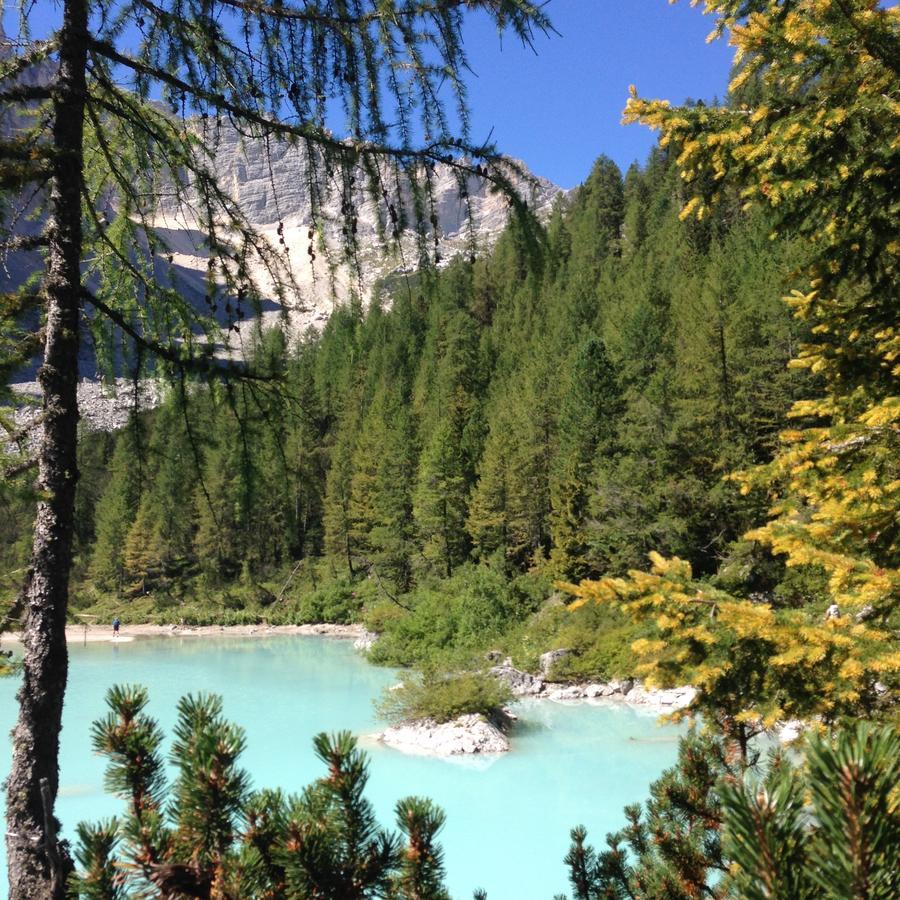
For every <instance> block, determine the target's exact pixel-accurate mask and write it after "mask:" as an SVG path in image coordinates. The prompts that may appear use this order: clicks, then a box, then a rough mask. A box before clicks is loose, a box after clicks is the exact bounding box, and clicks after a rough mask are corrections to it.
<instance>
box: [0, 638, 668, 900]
mask: <svg viewBox="0 0 900 900" xmlns="http://www.w3.org/2000/svg"><path fill="white" fill-rule="evenodd" d="M396 680H397V679H396V673H394V672H392V671H389V670H385V669H379V668H376V667H375V666H372V665H369V664H368V663H367V662H366V661H365V660H364V659H363V658H362V657H361V656H360V654H359V653H358V652H357V651H355V650H354V649H353V647H352V642H350V641H343V640H335V639H328V638H320V637H301V636H285V635H279V636H272V637H222V638H191V637H171V638H146V639H138V640H135V641H133V642H124V641H123V642H119V643H94V644H88V645H87V646H80V645H70V673H69V687H68V691H67V694H66V705H65V711H64V717H63V735H62V747H61V763H60V771H61V775H60V796H59V801H58V806H57V812H58V815H59V817H60V819H61V821H62V822H63V823H64V832H63V836H64V837H65V836H71V835H72V834H73V832H74V825H75V824H76V823H77V822H79V821H82V820H92V821H93V820H97V819H99V818H105V817H109V816H111V815H114V814H116V813H117V812H119V810H120V809H121V801H119V800H117V799H116V798H115V797H112V796H110V795H108V794H106V793H105V792H104V790H103V770H104V760H103V759H102V758H100V757H98V756H95V755H94V754H93V753H92V751H91V747H90V737H89V734H90V726H91V723H92V722H93V721H94V720H95V719H97V718H99V717H100V716H101V715H103V714H104V712H105V704H104V694H105V693H106V690H107V688H108V687H109V686H110V685H113V684H117V683H119V684H124V683H131V684H143V685H146V686H147V687H148V688H149V689H150V697H151V700H150V708H149V709H150V713H151V714H152V715H153V716H154V717H155V718H157V720H158V721H159V723H160V724H161V726H162V727H163V729H164V730H165V732H166V735H167V738H168V739H170V738H171V728H172V725H173V723H174V720H175V705H176V703H177V701H178V699H179V697H181V696H182V695H184V694H185V693H197V692H201V691H205V692H213V693H217V694H221V695H222V697H223V699H224V708H225V714H226V716H227V717H228V718H229V719H230V720H232V721H234V722H237V723H239V724H240V725H241V726H243V727H244V729H245V730H246V732H247V751H246V753H245V755H244V757H243V760H242V762H243V766H244V767H245V768H246V769H247V770H249V772H250V773H251V775H252V779H253V783H254V786H257V787H276V786H278V787H282V788H283V789H285V790H287V791H299V790H300V789H301V788H302V787H304V786H305V785H306V784H308V783H309V782H311V781H312V780H314V779H315V778H317V777H319V776H320V775H322V774H323V767H322V765H321V763H319V761H318V760H317V759H316V758H315V756H314V754H313V750H312V738H313V736H314V735H315V734H316V733H317V732H319V731H337V730H341V729H349V730H351V731H352V732H353V733H354V734H357V735H366V734H370V733H371V732H373V731H377V730H378V729H379V727H383V723H380V722H379V721H378V719H377V717H376V713H375V708H374V705H373V700H374V699H375V698H377V697H378V696H379V695H380V693H381V691H382V690H383V689H384V688H385V687H387V686H388V685H390V684H392V683H394V682H395V681H396ZM16 690H17V679H16V678H8V679H0V727H2V730H3V733H4V734H9V732H10V730H11V728H12V726H13V724H14V722H15V716H16V701H15V693H16ZM516 711H517V713H518V715H519V717H520V720H519V723H518V726H517V728H516V730H515V732H514V733H513V735H512V750H511V752H509V753H507V754H503V755H500V756H493V757H486V756H485V757H478V756H473V757H466V758H460V757H456V758H451V759H438V758H434V757H418V756H408V755H405V754H401V753H400V752H398V751H395V750H391V749H388V748H386V747H383V746H380V745H378V744H376V743H374V742H365V741H364V746H365V749H366V750H367V751H368V753H369V757H370V780H369V786H368V789H367V796H368V797H369V799H370V800H371V801H372V802H373V804H374V805H375V808H376V810H377V812H378V815H379V818H380V820H381V822H382V823H383V824H386V825H391V826H393V824H394V823H393V806H394V803H395V802H396V801H397V800H398V799H399V798H400V797H403V796H408V795H410V794H417V795H420V796H425V797H430V798H431V799H433V800H434V801H435V802H437V803H439V804H440V805H441V806H442V807H443V808H444V810H445V811H446V813H447V824H446V826H445V829H444V831H443V832H442V836H441V837H442V840H441V843H442V845H443V847H444V851H445V863H446V867H447V872H448V878H447V884H448V887H449V889H450V892H451V894H452V896H453V897H454V898H460V900H465V898H470V897H471V896H472V891H473V889H474V888H477V887H481V888H484V889H485V890H487V892H488V898H489V900H550V898H552V897H553V896H554V894H558V893H560V892H567V891H568V880H567V873H566V868H565V866H564V864H563V861H562V860H563V857H564V856H565V854H566V851H567V849H568V846H569V830H570V829H571V827H572V826H574V825H578V824H584V825H585V826H587V828H588V830H589V837H590V838H591V840H592V842H593V843H594V844H595V846H598V847H602V846H604V838H605V835H606V833H607V832H608V831H612V830H615V829H618V828H620V827H621V826H622V825H623V824H624V816H623V813H622V807H623V806H625V805H626V804H628V803H634V802H637V801H640V800H643V799H644V798H645V797H646V796H647V789H648V786H649V785H650V782H651V781H653V780H654V779H655V778H656V777H658V775H659V774H660V772H661V771H662V770H663V769H664V768H666V767H667V766H669V765H671V764H672V763H673V762H674V760H675V756H676V750H677V741H678V736H679V733H680V729H678V728H676V727H674V726H660V725H658V724H657V721H656V718H655V717H654V716H653V715H649V714H647V713H638V712H636V711H634V710H632V709H629V708H627V707H623V706H613V705H593V704H573V705H564V704H558V703H552V702H547V701H523V702H521V703H519V704H518V705H517V707H516ZM0 756H2V762H0V775H2V776H3V777H4V778H5V776H6V774H7V772H8V767H9V751H8V749H7V750H4V751H3V752H2V754H0ZM3 853H4V855H5V851H3ZM0 861H2V863H3V874H0V896H5V892H6V879H5V859H3V860H0Z"/></svg>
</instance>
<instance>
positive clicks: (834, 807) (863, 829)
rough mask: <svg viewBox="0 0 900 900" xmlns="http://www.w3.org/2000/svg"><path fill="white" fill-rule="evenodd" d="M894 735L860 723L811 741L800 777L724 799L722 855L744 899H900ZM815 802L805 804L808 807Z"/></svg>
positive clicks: (785, 771) (776, 774) (730, 792)
mask: <svg viewBox="0 0 900 900" xmlns="http://www.w3.org/2000/svg"><path fill="white" fill-rule="evenodd" d="M898 783H900V736H898V734H897V732H896V730H894V729H891V728H885V727H882V728H876V727H873V726H872V725H869V724H867V723H864V722H858V723H856V724H853V725H848V726H846V727H845V728H844V729H842V730H841V731H839V732H838V735H837V737H836V739H834V740H829V739H828V738H823V737H814V738H812V739H811V740H810V741H809V743H808V746H807V750H806V771H798V769H796V768H795V767H793V766H790V765H784V766H781V767H777V768H775V769H774V770H773V772H772V774H770V776H769V777H768V778H767V779H766V781H765V783H764V784H763V786H762V787H758V786H756V785H753V784H752V783H749V784H744V785H736V786H731V787H728V788H726V789H725V790H724V792H723V797H722V800H723V806H724V809H725V824H726V832H725V834H726V838H725V848H726V852H727V853H728V855H729V856H730V857H731V858H732V859H733V861H734V862H735V863H736V865H737V867H738V868H737V874H736V875H735V878H734V885H735V891H736V892H737V893H739V895H740V896H741V897H744V898H747V900H763V898H765V897H772V896H785V897H796V898H798V900H803V898H807V897H808V898H814V897H816V898H819V897H821V898H828V900H839V898H844V897H854V898H856V897H858V898H866V900H882V898H883V900H888V898H891V897H896V896H897V893H898V891H900V812H898V810H897V801H896V791H897V784H898ZM810 801H811V805H810Z"/></svg>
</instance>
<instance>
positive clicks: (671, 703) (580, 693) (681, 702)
mask: <svg viewBox="0 0 900 900" xmlns="http://www.w3.org/2000/svg"><path fill="white" fill-rule="evenodd" d="M547 655H548V654H545V656H547ZM549 668H550V667H549V666H544V670H545V671H548V670H549ZM490 672H491V674H492V675H495V676H496V677H497V678H499V679H500V680H501V681H504V682H505V683H506V684H507V685H508V687H509V689H510V691H511V692H512V694H513V696H515V697H533V698H536V699H541V700H553V701H555V702H557V703H564V702H567V701H571V702H575V701H584V700H593V701H598V702H602V701H606V702H613V703H625V704H627V705H628V706H636V707H640V708H642V709H646V710H648V711H652V712H657V713H659V714H663V713H668V712H675V711H676V710H679V709H684V708H685V707H687V706H690V704H691V703H693V701H694V697H696V696H697V691H696V690H695V689H694V688H692V687H689V686H685V687H676V688H666V689H656V688H647V687H644V685H643V684H642V683H641V682H640V681H638V680H636V679H634V678H625V679H616V680H613V681H590V682H583V683H580V684H564V683H562V682H554V681H549V680H545V678H543V677H542V676H540V675H531V674H530V673H528V672H523V671H522V670H521V669H516V668H515V667H514V666H513V665H512V663H511V662H510V660H508V659H507V660H504V661H503V662H502V663H500V665H496V666H493V667H492V668H491V669H490Z"/></svg>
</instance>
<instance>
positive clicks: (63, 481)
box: [6, 0, 89, 900]
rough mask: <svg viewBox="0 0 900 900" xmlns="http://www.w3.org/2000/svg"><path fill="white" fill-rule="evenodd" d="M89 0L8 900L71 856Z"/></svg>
mask: <svg viewBox="0 0 900 900" xmlns="http://www.w3.org/2000/svg"><path fill="white" fill-rule="evenodd" d="M88 2H89V0H66V2H65V9H64V16H63V26H62V30H61V32H60V34H59V42H60V49H59V61H60V62H59V70H58V73H57V78H56V83H55V85H54V88H53V143H54V148H53V149H54V151H55V154H54V161H53V179H52V183H51V188H50V216H49V219H48V223H47V231H46V234H47V237H48V250H47V259H46V270H45V278H44V283H43V295H44V301H45V304H46V306H45V317H46V326H45V340H44V355H43V361H42V365H41V368H40V370H39V373H38V380H39V381H40V384H41V388H42V393H43V412H44V420H43V430H42V435H41V441H40V447H39V451H38V459H39V468H38V489H39V491H40V500H39V502H38V505H37V514H36V519H35V525H34V543H33V549H32V558H31V569H30V573H29V576H28V582H27V584H26V585H25V591H24V599H25V621H24V631H23V644H24V661H23V662H24V674H23V681H22V687H21V689H20V691H19V718H18V722H17V724H16V727H15V730H14V732H13V760H12V769H11V771H10V775H9V778H8V780H7V784H6V791H7V812H6V817H7V835H6V845H7V855H8V865H9V896H10V900H61V898H63V897H64V896H65V879H66V876H67V874H68V868H69V865H70V864H69V861H68V858H67V856H66V855H65V853H63V852H62V851H61V849H60V847H59V845H58V843H57V838H56V831H57V822H56V820H55V817H54V815H53V805H54V804H55V801H56V795H57V791H58V788H59V734H60V728H61V718H62V707H63V696H64V693H65V687H66V676H67V670H68V655H67V652H66V635H65V625H66V609H67V606H68V588H69V571H70V568H71V563H72V534H73V525H74V507H75V483H76V481H77V478H78V470H77V457H76V441H77V427H78V398H77V386H78V338H79V336H78V330H79V320H80V315H81V265H80V264H81V254H82V234H81V188H82V181H83V154H82V141H83V135H84V127H83V122H84V103H85V67H86V61H87V49H86V37H87V23H88Z"/></svg>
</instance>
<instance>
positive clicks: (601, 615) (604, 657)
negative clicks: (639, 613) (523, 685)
mask: <svg viewBox="0 0 900 900" xmlns="http://www.w3.org/2000/svg"><path fill="white" fill-rule="evenodd" d="M644 631H645V629H643V628H642V627H641V626H636V625H634V624H632V623H631V622H629V621H627V620H626V619H625V617H624V616H623V615H622V614H621V613H619V612H618V611H616V610H615V609H612V608H610V607H607V606H598V605H596V604H586V605H584V606H582V607H579V608H578V609H570V608H569V607H567V606H565V605H564V604H562V603H556V604H552V605H548V606H546V607H545V608H544V609H543V610H541V612H539V613H538V614H537V615H536V616H533V617H532V618H531V619H530V620H529V621H528V623H527V624H526V625H525V626H523V627H522V628H521V629H519V631H518V632H517V633H516V634H515V635H510V639H509V645H508V652H509V653H510V655H511V656H512V658H513V662H514V664H515V665H517V666H518V667H519V668H522V669H526V670H528V671H536V669H537V667H538V658H539V657H540V655H541V654H542V653H544V652H546V651H547V650H553V649H557V648H565V649H567V650H570V651H572V652H571V653H570V654H569V655H568V656H565V657H563V658H562V659H560V660H559V661H558V662H557V663H556V665H555V666H554V667H553V671H552V673H551V676H552V677H553V678H554V679H556V680H559V681H584V680H586V679H598V680H609V679H611V678H621V677H624V676H628V675H633V674H634V672H633V667H634V654H633V653H632V650H631V645H632V643H633V642H634V641H635V640H637V639H638V638H639V637H642V636H644Z"/></svg>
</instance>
